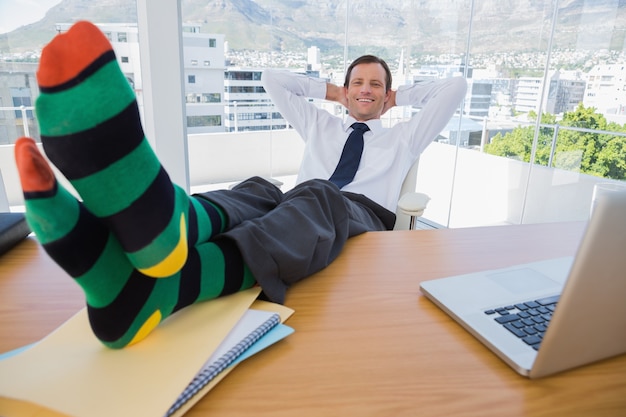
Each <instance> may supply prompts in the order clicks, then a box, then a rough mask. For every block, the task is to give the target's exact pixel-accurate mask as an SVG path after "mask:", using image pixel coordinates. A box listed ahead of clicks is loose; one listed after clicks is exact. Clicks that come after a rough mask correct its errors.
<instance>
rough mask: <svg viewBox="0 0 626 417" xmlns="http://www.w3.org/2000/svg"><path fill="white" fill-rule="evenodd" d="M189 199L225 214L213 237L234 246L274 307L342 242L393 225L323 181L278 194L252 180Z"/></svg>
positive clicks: (391, 218) (374, 207) (389, 217)
mask: <svg viewBox="0 0 626 417" xmlns="http://www.w3.org/2000/svg"><path fill="white" fill-rule="evenodd" d="M195 196H196V197H201V198H204V199H206V200H209V201H211V202H212V203H214V204H216V205H218V206H219V207H220V208H222V210H223V211H224V213H226V215H227V217H228V219H227V222H228V226H227V230H226V232H225V233H223V234H221V235H219V236H217V237H216V239H230V240H232V241H234V242H235V244H236V246H237V248H238V249H239V251H240V252H241V255H242V257H243V260H244V262H245V263H246V264H247V266H248V267H249V268H250V270H251V272H252V274H253V275H254V277H255V279H256V280H257V282H258V283H259V285H260V286H261V288H262V289H263V292H264V294H265V296H266V297H267V298H268V299H269V300H271V301H274V302H278V303H283V302H284V299H285V294H286V291H287V289H288V288H289V287H290V286H291V285H292V284H293V283H295V282H297V281H300V280H301V279H303V278H306V277H308V276H309V275H311V274H313V273H315V272H317V271H319V270H321V269H323V268H325V267H326V266H328V265H329V264H330V263H331V262H332V261H333V260H335V258H336V257H337V256H338V255H339V253H340V252H341V250H342V248H343V247H344V245H345V243H346V240H347V239H348V238H350V237H352V236H356V235H358V234H361V233H364V232H367V231H377V230H378V231H381V230H391V229H392V228H393V226H394V223H395V214H394V213H392V212H390V211H389V210H387V209H385V208H384V207H382V206H380V205H378V204H377V203H375V202H373V201H371V200H370V199H368V198H367V197H365V196H363V195H360V194H354V193H348V192H342V191H340V190H339V188H337V186H336V185H334V184H333V183H331V182H329V181H326V180H311V181H307V182H304V183H301V184H299V185H297V186H296V187H295V188H293V189H292V190H289V191H288V192H286V193H283V192H282V191H281V190H280V189H279V188H277V187H276V186H274V185H273V184H271V183H270V182H268V181H266V180H264V179H262V178H260V177H253V178H250V179H248V180H246V181H244V182H242V183H240V184H238V185H237V186H236V187H234V188H233V189H232V190H218V191H211V192H208V193H202V194H196V195H195Z"/></svg>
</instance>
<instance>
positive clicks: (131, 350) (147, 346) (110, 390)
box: [0, 288, 260, 417]
mask: <svg viewBox="0 0 626 417" xmlns="http://www.w3.org/2000/svg"><path fill="white" fill-rule="evenodd" d="M259 292H260V290H259V289H258V288H252V289H250V290H247V291H244V292H240V293H236V294H233V295H230V296H228V297H222V298H218V299H215V300H211V301H208V302H204V303H199V304H197V305H194V306H193V307H192V308H187V309H184V310H182V311H180V312H178V313H176V314H175V315H173V316H171V317H169V318H168V319H167V320H165V321H164V322H163V323H161V324H160V325H159V326H158V327H157V328H156V329H155V330H154V331H153V332H152V334H150V336H149V337H147V338H146V339H145V340H143V341H141V342H140V343H138V344H136V345H133V346H130V347H127V348H125V349H121V350H112V349H109V348H107V347H105V346H103V345H102V344H101V343H100V342H99V341H98V340H97V339H96V338H95V336H94V335H93V333H92V331H91V328H90V327H89V322H88V318H87V313H86V311H85V310H82V311H80V312H79V313H77V314H76V315H75V316H74V317H72V318H71V319H70V320H68V321H67V322H66V323H64V324H63V325H62V326H60V327H59V328H58V329H57V330H56V331H54V332H53V333H51V334H50V335H49V336H47V337H46V338H45V339H43V340H42V341H41V342H39V343H37V344H35V345H34V346H32V347H31V348H29V349H27V350H26V351H24V352H22V353H20V354H17V355H15V356H12V357H10V358H7V359H5V360H2V361H0V415H2V416H3V417H4V416H7V417H13V415H15V416H16V417H25V416H28V417H35V416H36V417H43V416H54V417H57V416H59V415H66V416H72V417H100V416H102V417H111V416H116V417H123V416H129V417H137V416H146V417H149V416H155V417H156V416H163V415H164V414H165V413H166V412H167V410H168V409H169V407H170V406H171V405H172V403H173V402H174V401H175V400H176V398H177V397H178V395H179V394H180V393H181V392H182V391H183V389H184V388H185V387H186V386H187V384H188V383H189V381H191V379H192V378H193V376H194V375H195V374H196V372H197V371H198V370H199V369H200V367H201V366H202V365H203V364H204V362H205V361H206V359H207V358H208V357H209V356H210V355H211V354H212V353H213V351H215V349H216V348H217V347H218V345H219V344H220V342H221V341H222V339H223V338H224V337H225V336H226V335H227V334H228V332H229V331H230V329H231V328H232V327H233V326H234V325H235V324H236V323H237V321H238V320H239V319H240V318H241V316H242V315H243V314H244V313H245V311H246V310H247V309H248V308H249V307H250V306H251V304H252V303H253V302H254V300H255V299H256V298H257V296H258V294H259ZM16 400H17V401H16ZM46 409H49V410H46ZM50 410H54V412H56V414H50V413H49V411H50ZM9 412H10V413H11V414H9Z"/></svg>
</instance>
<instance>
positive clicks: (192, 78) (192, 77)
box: [187, 75, 196, 84]
mask: <svg viewBox="0 0 626 417" xmlns="http://www.w3.org/2000/svg"><path fill="white" fill-rule="evenodd" d="M187 82H188V83H189V84H195V83H196V76H195V75H188V76H187Z"/></svg>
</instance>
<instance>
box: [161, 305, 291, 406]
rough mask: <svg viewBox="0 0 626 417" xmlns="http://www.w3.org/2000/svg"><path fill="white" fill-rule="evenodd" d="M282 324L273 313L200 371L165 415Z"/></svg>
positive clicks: (187, 399)
mask: <svg viewBox="0 0 626 417" xmlns="http://www.w3.org/2000/svg"><path fill="white" fill-rule="evenodd" d="M278 324H280V316H279V315H278V314H274V315H272V316H271V317H270V318H269V319H267V320H266V321H265V322H264V323H263V324H261V325H260V326H259V327H257V328H256V329H255V330H254V331H253V332H252V333H250V334H248V336H246V337H245V338H244V339H242V340H241V341H240V342H239V343H237V344H236V345H235V346H234V347H233V348H232V349H230V350H229V351H228V352H226V353H225V354H223V355H222V356H221V357H220V358H219V359H218V360H216V361H215V362H214V363H212V364H211V365H209V366H208V367H207V368H205V369H203V370H202V371H201V372H199V373H198V374H197V375H196V376H195V377H194V379H193V380H192V381H191V382H190V383H189V385H187V387H186V388H185V390H184V391H183V392H182V394H180V396H178V398H177V399H176V402H174V404H173V405H172V406H171V407H170V409H169V410H168V411H167V413H166V414H165V417H170V416H171V415H172V414H174V413H175V412H176V411H177V410H178V409H180V408H181V407H182V406H183V405H184V404H185V403H186V402H187V401H189V400H190V399H191V398H193V396H194V395H196V394H197V393H198V392H199V391H200V390H201V389H202V388H204V387H205V386H206V385H207V384H208V383H209V382H211V381H212V380H213V379H214V378H215V377H216V376H217V375H219V374H220V372H222V371H223V370H224V369H226V368H227V367H228V366H230V365H231V364H232V363H233V362H234V361H235V360H236V359H237V358H238V357H239V356H241V355H242V354H243V353H244V352H245V351H246V350H247V349H248V348H249V347H250V346H252V345H253V344H254V343H256V342H257V341H258V340H259V339H260V338H261V337H263V336H264V335H265V334H266V333H267V332H269V331H270V330H272V329H273V328H274V327H276V326H277V325H278Z"/></svg>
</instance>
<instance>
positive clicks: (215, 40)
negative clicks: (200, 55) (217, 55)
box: [209, 38, 217, 48]
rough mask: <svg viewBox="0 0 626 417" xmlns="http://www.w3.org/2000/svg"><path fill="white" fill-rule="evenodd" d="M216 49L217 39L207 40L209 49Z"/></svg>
mask: <svg viewBox="0 0 626 417" xmlns="http://www.w3.org/2000/svg"><path fill="white" fill-rule="evenodd" d="M216 47H217V39H214V38H211V39H209V48H216Z"/></svg>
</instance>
